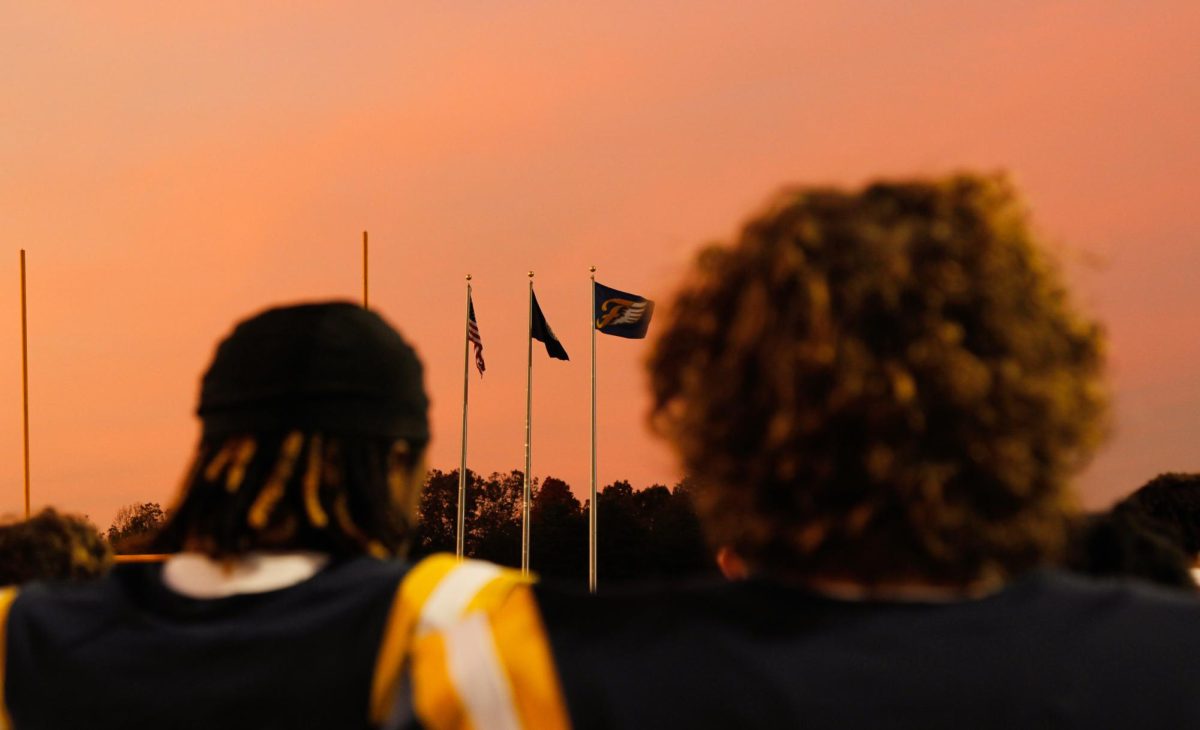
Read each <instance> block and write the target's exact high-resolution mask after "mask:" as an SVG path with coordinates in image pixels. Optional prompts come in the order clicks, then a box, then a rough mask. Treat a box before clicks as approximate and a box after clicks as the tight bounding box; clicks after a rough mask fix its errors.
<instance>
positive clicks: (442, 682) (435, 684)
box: [412, 633, 475, 730]
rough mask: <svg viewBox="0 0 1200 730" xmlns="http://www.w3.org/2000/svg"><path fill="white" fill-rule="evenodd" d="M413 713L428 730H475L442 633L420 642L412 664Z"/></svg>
mask: <svg viewBox="0 0 1200 730" xmlns="http://www.w3.org/2000/svg"><path fill="white" fill-rule="evenodd" d="M412 686H413V688H414V691H413V710H414V711H415V712H416V715H417V717H418V718H420V720H421V725H422V726H423V727H426V728H428V729H429V730H447V729H449V728H454V729H455V730H475V726H474V725H472V724H471V718H470V717H468V716H467V712H466V709H465V706H464V705H463V701H462V698H461V697H460V696H459V695H458V692H456V691H455V689H454V682H453V681H451V679H450V670H449V668H448V667H447V665H446V640H445V637H444V636H443V635H442V634H440V633H434V634H430V635H428V636H423V637H421V638H419V639H417V643H416V646H415V647H414V648H413V662H412Z"/></svg>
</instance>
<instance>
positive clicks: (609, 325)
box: [595, 282, 654, 340]
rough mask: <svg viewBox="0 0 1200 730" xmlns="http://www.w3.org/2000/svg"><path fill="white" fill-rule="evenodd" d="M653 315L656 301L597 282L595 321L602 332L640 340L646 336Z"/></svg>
mask: <svg viewBox="0 0 1200 730" xmlns="http://www.w3.org/2000/svg"><path fill="white" fill-rule="evenodd" d="M652 316H654V302H652V301H650V300H649V299H647V298H645V297H639V296H638V295H636V294H630V293H629V292H623V291H620V290H619V289H613V288H612V287H607V286H604V285H603V284H600V283H598V282H597V284H596V301H595V323H596V329H597V330H599V331H600V332H602V333H604V334H606V335H615V336H616V337H627V338H630V339H635V340H640V339H642V338H643V337H645V336H646V330H647V329H648V328H649V327H650V318H651V317H652Z"/></svg>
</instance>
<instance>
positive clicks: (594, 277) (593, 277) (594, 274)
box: [588, 266, 596, 281]
mask: <svg viewBox="0 0 1200 730" xmlns="http://www.w3.org/2000/svg"><path fill="white" fill-rule="evenodd" d="M588 271H590V272H592V281H595V280H596V267H595V266H593V267H591V268H590V269H588Z"/></svg>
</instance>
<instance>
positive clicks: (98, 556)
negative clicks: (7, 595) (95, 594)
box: [0, 507, 113, 586]
mask: <svg viewBox="0 0 1200 730" xmlns="http://www.w3.org/2000/svg"><path fill="white" fill-rule="evenodd" d="M112 562H113V555H112V550H111V549H110V548H109V546H108V543H107V542H105V541H104V539H103V538H102V537H100V532H99V530H97V529H96V526H95V525H93V524H92V523H91V522H89V521H88V520H87V519H86V518H84V517H76V516H75V515H66V514H62V513H60V512H57V511H55V510H54V509H53V508H51V507H47V508H46V509H44V510H42V511H41V512H39V513H37V514H36V515H34V516H33V517H31V518H29V519H28V520H24V521H22V522H13V523H11V524H7V525H3V526H0V586H2V585H10V584H19V583H25V582H27V581H31V580H85V579H87V578H95V577H97V576H100V575H103V574H104V573H106V572H107V571H108V569H109V568H111V567H112Z"/></svg>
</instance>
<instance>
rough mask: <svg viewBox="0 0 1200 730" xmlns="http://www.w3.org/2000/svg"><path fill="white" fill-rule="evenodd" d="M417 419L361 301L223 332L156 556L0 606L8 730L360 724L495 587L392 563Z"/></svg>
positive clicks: (395, 363)
mask: <svg viewBox="0 0 1200 730" xmlns="http://www.w3.org/2000/svg"><path fill="white" fill-rule="evenodd" d="M427 409H428V401H427V399H426V395H425V388H424V384H423V378H422V369H421V363H420V362H419V360H418V359H417V356H416V353H415V352H414V351H413V350H412V348H411V347H409V345H408V344H407V343H406V342H405V341H404V340H403V339H401V337H400V336H399V335H398V334H397V333H396V331H395V330H393V329H392V328H391V327H390V326H389V325H388V324H387V323H386V322H384V320H383V319H381V318H380V317H379V316H377V315H376V314H374V313H372V312H368V311H366V310H364V309H362V308H361V307H358V306H356V305H352V304H343V303H333V304H312V305H301V306H295V307H287V308H280V309H273V310H269V311H267V312H264V313H262V314H260V315H258V316H256V317H253V318H251V319H249V320H246V321H245V322H242V323H241V324H240V325H238V326H237V328H236V329H235V330H234V331H233V333H232V334H231V335H230V336H229V337H228V338H227V339H225V340H224V341H223V342H222V343H221V345H220V346H219V348H218V349H217V353H216V357H215V359H214V361H213V363H212V365H211V366H210V367H209V369H208V372H207V373H206V374H205V376H204V380H203V382H202V385H201V389H200V404H199V409H198V412H199V415H200V419H201V421H202V422H203V434H202V437H201V441H200V445H199V448H198V451H197V453H196V457H195V462H194V464H193V465H192V467H191V468H190V469H189V471H188V473H187V476H186V478H185V482H184V487H183V493H182V495H181V496H180V499H179V502H178V503H177V504H176V505H175V508H174V509H173V510H172V514H171V518H170V520H169V521H168V523H167V525H166V526H165V528H164V530H163V533H162V535H161V537H160V540H161V543H162V544H161V545H160V549H162V550H166V551H170V552H176V551H178V554H176V555H174V556H172V557H171V558H170V559H169V560H167V561H166V563H165V564H162V565H124V566H119V567H118V568H116V569H115V570H114V571H113V572H112V573H110V574H109V577H108V578H106V579H102V580H100V581H95V582H93V583H91V584H86V585H83V584H81V585H77V586H68V585H53V586H51V585H40V584H32V585H30V586H26V587H24V588H21V589H20V590H19V591H18V592H15V593H14V592H13V591H11V590H10V591H7V592H5V593H0V619H3V617H4V614H5V612H7V631H6V638H7V653H6V655H5V656H6V664H5V665H3V666H0V669H2V670H3V671H2V672H0V677H3V678H4V680H5V681H4V684H5V686H4V690H5V692H4V700H5V702H6V704H7V708H6V709H7V714H8V716H9V717H11V721H12V726H13V727H14V728H16V729H17V730H27V729H33V728H93V729H95V728H205V729H206V730H211V728H288V729H289V730H295V729H296V728H365V727H369V726H374V725H377V724H378V722H379V720H381V719H382V717H383V715H384V712H385V711H386V709H387V707H388V704H389V702H390V698H391V697H392V696H393V695H394V693H395V685H396V682H397V681H398V674H399V671H400V668H401V666H403V664H404V662H405V656H406V654H407V651H408V648H409V646H410V642H411V639H412V636H413V635H414V633H415V632H416V631H418V630H422V629H426V628H431V627H436V626H438V625H440V624H439V621H441V620H442V619H443V618H445V617H457V616H458V615H459V614H460V613H461V612H462V611H463V610H464V609H465V608H466V607H467V605H468V603H472V602H473V605H474V606H476V607H478V606H481V605H484V604H486V600H485V599H486V596H485V597H480V596H478V595H477V594H478V591H479V590H480V589H482V588H485V587H486V589H487V590H488V591H489V594H488V595H492V596H502V595H503V592H504V590H505V589H506V586H510V585H514V584H515V579H512V578H510V577H508V574H503V573H501V571H500V570H499V569H497V568H495V567H492V566H489V565H485V564H478V563H456V562H455V560H454V558H453V557H448V556H438V557H433V558H429V559H427V560H425V561H422V562H421V563H420V564H418V565H416V566H415V567H412V568H411V569H410V567H409V566H408V565H407V564H405V563H403V562H400V561H399V560H395V559H394V558H396V557H397V556H400V555H403V553H404V552H405V550H406V548H407V543H408V541H409V539H410V537H411V535H412V527H413V521H414V512H415V505H416V504H417V499H418V496H419V489H420V484H421V483H422V480H423V476H424V474H423V472H424V466H423V461H424V460H423V455H424V452H425V447H426V444H427V442H428V440H429V428H428V423H427V420H426V412H427ZM446 581H449V582H450V588H451V590H449V591H445V590H438V589H440V588H443V587H445V582H446ZM431 595H433V596H435V597H436V601H434V602H431V603H429V604H426V599H427V598H430V596H431ZM0 719H2V718H0ZM2 724H3V723H2V722H0V725H2Z"/></svg>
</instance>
